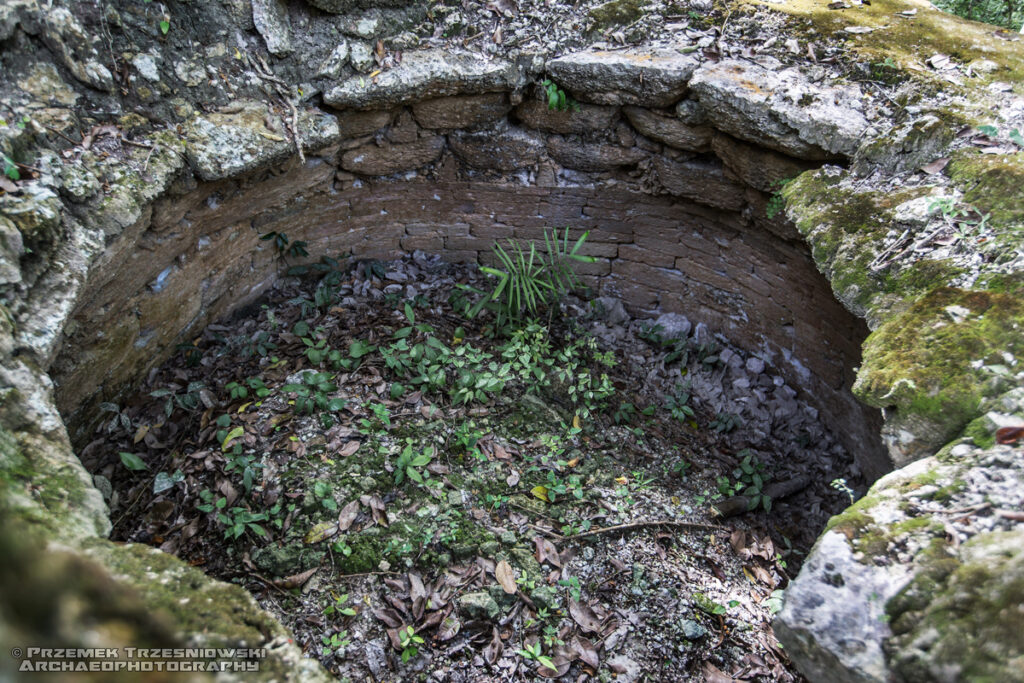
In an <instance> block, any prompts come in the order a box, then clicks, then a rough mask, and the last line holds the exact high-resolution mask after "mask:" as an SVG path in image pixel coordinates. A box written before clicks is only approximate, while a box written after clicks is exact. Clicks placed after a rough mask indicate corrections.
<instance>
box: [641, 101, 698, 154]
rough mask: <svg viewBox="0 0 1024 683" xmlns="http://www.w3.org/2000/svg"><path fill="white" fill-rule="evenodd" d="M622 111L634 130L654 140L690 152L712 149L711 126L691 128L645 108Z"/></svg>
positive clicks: (675, 119)
mask: <svg viewBox="0 0 1024 683" xmlns="http://www.w3.org/2000/svg"><path fill="white" fill-rule="evenodd" d="M622 111H623V113H624V114H625V115H626V118H628V119H629V122H630V123H632V124H633V127H634V128H636V129H637V130H638V131H640V132H641V133H643V134H644V135H646V136H647V137H649V138H651V139H653V140H657V141H658V142H664V143H665V144H666V145H669V146H670V147H675V148H676V149H683V150H687V151H690V152H707V151H708V150H709V149H711V138H712V137H713V136H714V134H715V130H714V129H713V128H712V127H711V126H691V125H689V124H686V123H683V122H682V121H680V120H679V119H678V118H675V117H672V116H663V115H661V114H657V113H655V112H653V111H651V110H650V109H644V108H643V107H623V108H622Z"/></svg>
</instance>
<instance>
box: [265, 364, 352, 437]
mask: <svg viewBox="0 0 1024 683" xmlns="http://www.w3.org/2000/svg"><path fill="white" fill-rule="evenodd" d="M337 390H338V387H337V386H336V385H334V384H332V383H331V376H330V375H329V374H327V373H326V372H308V371H307V372H303V373H302V381H301V382H298V383H292V384H285V385H284V386H283V387H281V391H285V392H289V393H293V394H295V412H296V413H297V414H302V413H307V414H309V415H313V414H314V413H316V412H318V411H319V412H320V423H321V424H322V425H323V426H324V428H327V427H330V426H331V425H333V424H334V418H333V417H332V416H331V415H330V413H335V412H338V411H339V410H341V409H342V408H344V407H345V404H346V401H345V399H343V398H336V397H335V398H331V397H330V396H329V395H328V394H330V393H331V392H334V391H337Z"/></svg>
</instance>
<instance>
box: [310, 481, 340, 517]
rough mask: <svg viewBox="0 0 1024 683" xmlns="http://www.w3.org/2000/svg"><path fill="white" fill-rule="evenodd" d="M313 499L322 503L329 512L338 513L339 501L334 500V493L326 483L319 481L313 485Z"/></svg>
mask: <svg viewBox="0 0 1024 683" xmlns="http://www.w3.org/2000/svg"><path fill="white" fill-rule="evenodd" d="M313 497H314V498H315V499H316V500H317V501H319V502H320V505H321V507H323V509H325V510H327V511H329V512H337V511H338V501H336V500H334V492H333V491H332V490H331V485H330V484H329V483H327V482H326V481H317V482H315V483H314V484H313Z"/></svg>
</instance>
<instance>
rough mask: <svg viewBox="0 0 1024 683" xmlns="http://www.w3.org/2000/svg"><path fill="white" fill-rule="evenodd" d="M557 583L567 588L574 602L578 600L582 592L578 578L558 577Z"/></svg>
mask: <svg viewBox="0 0 1024 683" xmlns="http://www.w3.org/2000/svg"><path fill="white" fill-rule="evenodd" d="M558 585H559V586H563V587H565V588H568V589H569V595H570V596H571V597H572V599H573V600H575V601H576V602H579V601H580V597H582V594H583V586H581V585H580V580H579V579H578V578H576V577H575V576H570V577H568V578H565V579H559V580H558Z"/></svg>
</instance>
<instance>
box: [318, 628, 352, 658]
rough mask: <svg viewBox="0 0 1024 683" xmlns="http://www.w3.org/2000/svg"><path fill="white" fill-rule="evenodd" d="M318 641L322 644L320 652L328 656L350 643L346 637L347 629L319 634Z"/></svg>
mask: <svg viewBox="0 0 1024 683" xmlns="http://www.w3.org/2000/svg"><path fill="white" fill-rule="evenodd" d="M320 642H321V643H323V645H324V646H323V648H322V649H321V654H323V656H324V657H330V656H331V655H334V654H337V653H339V652H341V651H342V650H344V649H345V648H346V647H348V646H349V645H351V644H352V641H351V640H350V639H349V637H348V631H336V632H334V633H329V634H327V635H323V636H320Z"/></svg>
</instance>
